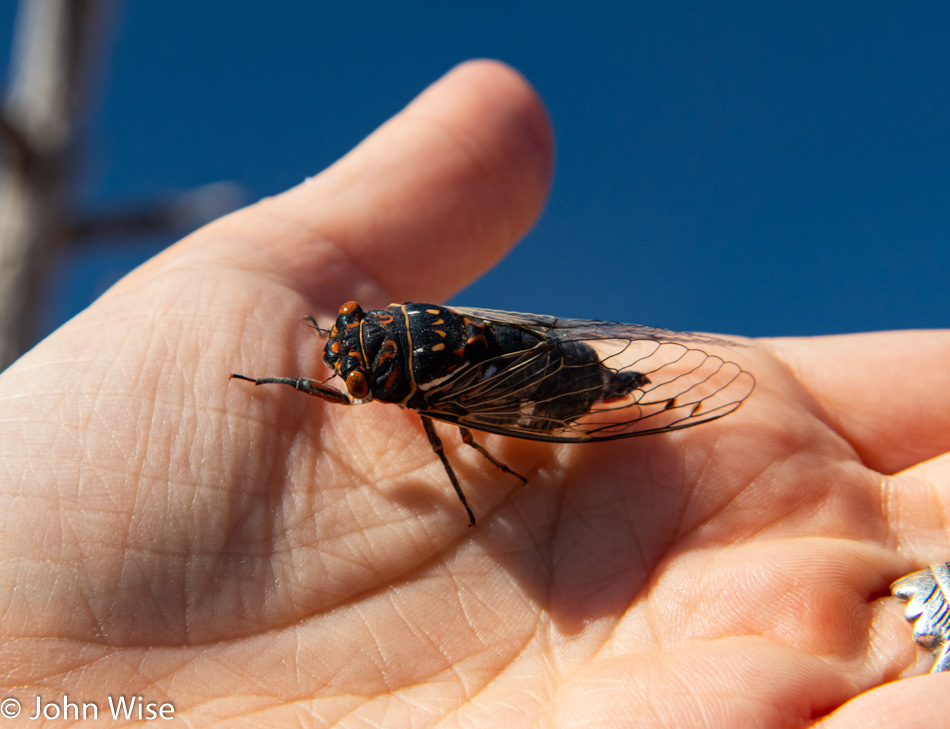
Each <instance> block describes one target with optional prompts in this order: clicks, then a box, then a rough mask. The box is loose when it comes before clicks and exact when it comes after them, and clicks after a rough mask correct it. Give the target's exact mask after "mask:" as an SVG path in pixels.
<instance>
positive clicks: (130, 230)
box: [64, 182, 248, 242]
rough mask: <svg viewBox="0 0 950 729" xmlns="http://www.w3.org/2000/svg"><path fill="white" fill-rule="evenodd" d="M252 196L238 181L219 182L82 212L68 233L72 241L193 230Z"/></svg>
mask: <svg viewBox="0 0 950 729" xmlns="http://www.w3.org/2000/svg"><path fill="white" fill-rule="evenodd" d="M247 198H248V193H247V191H246V190H245V189H244V188H243V187H242V186H240V185H238V184H237V183H234V182H215V183H212V184H210V185H203V186H201V187H196V188H194V189H192V190H187V191H185V192H181V193H178V194H177V195H172V196H169V197H167V198H165V199H163V200H157V201H153V202H149V203H146V204H144V205H139V206H133V207H128V208H125V209H117V210H109V211H106V212H102V213H98V214H94V215H84V216H80V217H79V218H78V219H76V220H74V221H73V222H72V223H70V224H68V225H67V226H66V228H65V230H64V234H65V235H66V236H67V238H68V239H69V240H70V241H71V242H75V241H81V240H82V239H84V238H104V237H125V238H129V237H132V236H137V235H150V234H156V233H164V234H182V233H190V232H191V231H193V230H194V229H195V228H198V227H200V226H202V225H204V224H205V223H207V222H209V221H211V220H214V219H215V218H219V217H221V216H222V215H224V214H226V213H230V212H231V211H232V210H236V209H237V208H238V207H240V206H241V205H242V204H244V201H245V200H246V199H247Z"/></svg>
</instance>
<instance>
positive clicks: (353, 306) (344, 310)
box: [340, 301, 360, 314]
mask: <svg viewBox="0 0 950 729" xmlns="http://www.w3.org/2000/svg"><path fill="white" fill-rule="evenodd" d="M358 308H360V305H359V304H357V303H356V302H355V301H347V302H346V303H345V304H343V306H341V307H340V313H341V314H352V313H353V312H354V311H356V310H357V309H358Z"/></svg>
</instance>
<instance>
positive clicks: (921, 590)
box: [891, 562, 950, 673]
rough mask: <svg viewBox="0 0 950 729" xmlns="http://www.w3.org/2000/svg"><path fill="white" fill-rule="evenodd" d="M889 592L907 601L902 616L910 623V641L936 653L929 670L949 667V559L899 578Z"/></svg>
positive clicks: (936, 671)
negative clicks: (911, 636)
mask: <svg viewBox="0 0 950 729" xmlns="http://www.w3.org/2000/svg"><path fill="white" fill-rule="evenodd" d="M891 593H892V594H893V595H895V596H896V597H899V598H900V599H901V600H906V601H907V607H906V609H905V610H904V617H906V618H907V620H909V621H911V622H913V623H914V640H916V641H917V642H918V643H919V644H920V645H922V646H923V647H924V648H926V649H928V650H930V651H933V652H934V653H935V654H936V656H937V660H936V662H935V663H934V667H933V668H932V669H930V672H931V673H940V672H941V671H946V670H948V669H950V562H941V563H939V564H932V565H930V566H929V567H928V568H927V569H925V570H920V571H919V572H912V573H911V574H909V575H907V576H906V577H901V578H900V579H899V580H897V582H895V583H894V584H893V585H891Z"/></svg>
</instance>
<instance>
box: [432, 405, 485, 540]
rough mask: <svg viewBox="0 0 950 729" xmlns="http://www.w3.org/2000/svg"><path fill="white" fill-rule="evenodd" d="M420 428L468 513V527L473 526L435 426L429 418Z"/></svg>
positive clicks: (472, 515) (460, 488)
mask: <svg viewBox="0 0 950 729" xmlns="http://www.w3.org/2000/svg"><path fill="white" fill-rule="evenodd" d="M422 427H423V429H424V430H425V432H426V437H427V438H428V439H429V445H431V446H432V450H434V451H435V454H436V455H437V456H438V457H439V460H440V461H442V467H443V468H445V472H446V473H447V474H448V475H449V481H451V482H452V488H454V489H455V493H456V494H458V497H459V501H461V502H462V506H464V507H465V511H466V512H468V525H469V526H475V515H474V514H473V513H472V510H471V508H470V507H469V505H468V501H467V500H466V499H465V494H463V493H462V487H461V486H459V480H458V478H457V477H456V476H455V471H453V470H452V465H451V464H450V463H449V459H448V457H447V456H446V455H445V449H444V448H443V447H442V439H441V438H439V435H438V433H436V432H435V426H434V425H433V424H432V421H431V420H430V419H429V418H422Z"/></svg>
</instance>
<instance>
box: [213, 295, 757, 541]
mask: <svg viewBox="0 0 950 729" xmlns="http://www.w3.org/2000/svg"><path fill="white" fill-rule="evenodd" d="M308 320H309V321H310V323H311V325H312V326H314V328H316V329H317V330H318V331H319V332H320V333H321V334H323V335H325V336H327V343H326V346H325V347H324V351H323V361H324V362H325V363H326V364H327V366H328V367H329V368H330V369H331V370H332V371H333V373H334V374H333V375H332V376H331V377H330V378H329V379H328V380H324V381H317V380H313V379H309V378H306V377H296V378H295V377H262V378H253V377H247V376H245V375H238V374H232V375H231V377H233V378H238V379H241V380H247V381H249V382H253V383H255V384H257V385H265V384H272V383H273V384H280V385H289V386H291V387H294V388H296V389H297V390H300V391H301V392H303V393H306V394H307V395H311V396H313V397H318V398H320V399H322V400H326V401H329V402H332V403H337V404H341V405H356V404H361V403H367V402H371V401H373V400H377V401H379V402H384V403H393V404H395V405H399V406H401V407H404V408H408V409H410V410H414V411H415V412H417V413H418V414H419V415H420V416H421V417H422V425H423V428H424V430H425V433H426V436H427V437H428V439H429V443H430V444H431V446H432V449H433V450H434V451H435V453H436V455H437V456H438V457H439V459H440V460H441V462H442V465H443V467H444V468H445V472H446V474H447V475H448V478H449V481H450V482H451V483H452V487H453V488H454V489H455V493H456V494H457V495H458V498H459V500H460V501H461V502H462V506H464V507H465V511H466V513H467V514H468V520H469V525H470V526H474V524H475V515H474V513H473V512H472V509H471V507H470V506H469V504H468V500H467V499H466V498H465V494H464V493H463V491H462V487H461V485H460V484H459V480H458V478H457V476H456V475H455V471H454V470H453V468H452V464H451V463H449V460H448V458H447V456H446V454H445V451H444V449H443V445H442V441H441V439H440V438H439V435H438V434H437V433H436V431H435V427H434V426H433V423H432V421H434V420H441V421H443V422H446V423H451V424H452V425H455V426H457V427H458V429H459V433H460V435H461V437H462V441H463V442H464V443H466V444H468V445H470V446H472V447H473V448H475V449H476V450H477V451H478V452H479V453H481V454H482V456H484V457H485V458H486V459H487V460H488V461H489V462H491V463H492V464H494V465H495V466H496V467H498V468H500V469H501V470H502V471H504V472H506V473H509V474H511V475H512V476H515V477H517V478H519V479H521V481H522V482H526V481H527V479H525V478H524V476H521V475H520V474H518V473H517V472H515V471H513V470H512V469H510V468H509V467H508V466H507V465H505V464H503V463H501V462H500V461H498V460H497V459H495V458H494V457H493V456H492V455H491V454H490V453H489V452H488V451H487V450H486V449H485V448H483V447H482V446H481V445H479V444H478V443H477V442H475V440H474V438H473V436H472V433H471V430H480V431H486V432H489V433H498V434H500V435H507V436H511V437H513V438H527V439H530V440H541V441H553V442H559V443H588V442H593V441H604V440H612V439H615V438H627V437H630V436H635V435H648V434H651V433H665V432H668V431H672V430H678V429H680V428H688V427H691V426H693V425H699V424H700V423H707V422H709V421H711V420H715V419H717V418H721V417H722V416H724V415H728V414H729V413H731V412H733V411H735V410H736V409H737V408H738V407H739V406H740V405H741V404H742V403H743V402H744V401H745V399H746V398H747V397H749V395H750V394H751V393H752V390H753V389H754V387H755V380H754V378H753V376H752V375H751V374H750V373H749V372H747V371H745V370H743V369H742V368H741V367H740V366H739V365H738V364H736V363H734V362H730V361H727V360H725V359H723V358H722V357H720V356H718V355H715V354H709V353H707V352H706V351H704V350H703V349H701V348H700V347H701V346H710V345H711V346H730V345H731V343H730V342H727V341H723V340H720V339H716V338H714V337H710V336H706V335H702V334H691V333H684V332H673V331H667V330H664V329H655V328H652V327H646V326H640V325H637V324H621V323H619V322H605V321H592V320H584V319H560V318H557V317H551V316H539V315H535V314H519V313H514V312H509V311H494V310H491V309H469V308H462V307H455V308H447V307H444V306H439V305H437V304H419V303H413V302H407V303H405V304H392V305H390V306H388V307H386V308H385V309H379V310H375V311H363V309H362V308H360V306H359V304H357V303H356V302H355V301H350V302H347V303H345V304H343V306H342V307H340V311H339V315H338V316H337V319H336V322H335V323H334V324H333V326H332V327H331V328H330V329H329V330H326V329H323V328H321V327H320V326H319V325H318V324H317V323H316V321H314V320H313V319H312V318H309V319H308ZM335 377H339V378H340V379H341V380H342V381H343V383H344V385H345V388H346V389H345V391H341V390H339V389H336V388H334V387H332V386H330V385H328V384H327V382H329V381H330V380H332V379H333V378H335Z"/></svg>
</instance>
